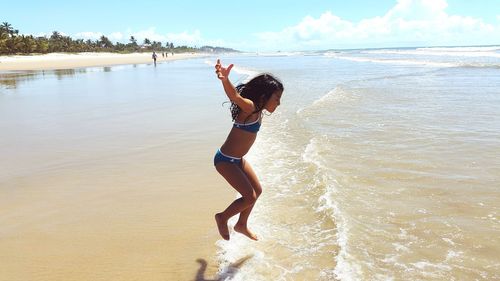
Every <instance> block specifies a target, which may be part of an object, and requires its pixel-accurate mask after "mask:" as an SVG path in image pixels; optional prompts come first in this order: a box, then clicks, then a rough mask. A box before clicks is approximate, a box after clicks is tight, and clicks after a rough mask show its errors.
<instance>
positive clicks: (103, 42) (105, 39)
mask: <svg viewBox="0 0 500 281" xmlns="http://www.w3.org/2000/svg"><path fill="white" fill-rule="evenodd" d="M99 44H100V45H101V47H103V48H112V47H113V43H111V41H110V40H109V39H108V37H106V36H104V35H103V36H101V38H100V42H99Z"/></svg>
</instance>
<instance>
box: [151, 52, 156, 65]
mask: <svg viewBox="0 0 500 281" xmlns="http://www.w3.org/2000/svg"><path fill="white" fill-rule="evenodd" d="M152 57H153V61H154V63H155V66H156V57H157V56H156V52H153V56H152Z"/></svg>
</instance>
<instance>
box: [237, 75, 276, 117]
mask: <svg viewBox="0 0 500 281" xmlns="http://www.w3.org/2000/svg"><path fill="white" fill-rule="evenodd" d="M236 90H237V91H238V93H240V95H241V96H242V97H244V98H246V99H249V100H251V101H253V103H254V105H255V111H254V112H252V114H254V113H257V112H260V111H262V109H263V108H264V106H265V105H266V103H267V101H268V100H269V99H270V98H271V96H272V94H273V93H275V92H276V91H278V90H279V91H283V84H282V83H281V82H280V81H279V80H278V79H276V78H274V77H273V76H272V75H271V74H267V73H264V74H261V75H258V76H256V77H254V78H252V79H251V80H250V81H248V82H247V83H245V84H239V85H238V86H236ZM240 111H241V108H240V107H239V106H238V105H237V104H235V103H234V102H231V116H232V117H233V121H236V117H238V114H239V113H240ZM250 115H251V114H250ZM250 115H249V117H250Z"/></svg>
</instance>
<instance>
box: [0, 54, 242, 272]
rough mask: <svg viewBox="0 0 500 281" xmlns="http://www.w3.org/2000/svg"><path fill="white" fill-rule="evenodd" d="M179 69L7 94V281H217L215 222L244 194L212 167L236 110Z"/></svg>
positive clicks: (52, 77) (0, 216)
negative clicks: (230, 109) (227, 107)
mask: <svg viewBox="0 0 500 281" xmlns="http://www.w3.org/2000/svg"><path fill="white" fill-rule="evenodd" d="M193 56H196V55H184V56H183V55H177V54H176V55H175V56H174V59H179V58H189V57H193ZM65 57H67V56H65ZM169 59H170V56H169ZM143 60H144V62H147V60H148V59H147V58H143ZM108 62H111V60H101V61H99V63H98V64H99V65H104V64H105V63H106V64H107V63H108ZM124 62H125V61H124V60H116V61H113V63H124ZM138 62H139V60H138ZM160 62H161V59H160ZM25 63H26V64H25V65H30V63H31V64H32V65H31V66H35V65H34V64H33V61H31V62H29V63H28V62H25ZM43 63H45V64H50V63H51V62H47V61H44V62H43ZM66 63H68V62H67V61H66V62H64V64H56V63H54V64H50V68H59V67H63V65H64V67H66V66H67V64H66ZM96 63H97V62H96ZM177 63H178V64H180V65H181V66H176V64H164V65H159V66H158V67H156V68H153V67H139V68H135V67H124V68H117V69H118V70H116V71H115V70H113V68H111V69H112V70H110V72H102V73H101V72H92V71H90V72H84V71H83V72H75V73H72V74H68V75H66V76H65V75H61V74H59V72H58V71H45V72H43V73H42V72H40V73H38V72H33V73H34V74H33V75H34V78H32V79H31V80H22V81H24V82H19V83H7V84H6V85H10V86H7V88H4V89H1V88H0V90H1V93H2V94H1V95H0V105H2V106H3V108H2V110H1V111H0V120H1V122H0V125H1V127H2V140H1V143H2V145H1V147H0V155H2V157H1V159H0V166H1V167H2V171H1V172H0V281H21V280H22V281H25V280H47V281H48V280H50V281H56V280H61V281H62V280H82V281H83V280H162V281H164V280H212V279H214V278H216V276H217V270H218V261H217V260H216V257H217V247H216V245H215V243H216V241H217V240H219V239H220V236H219V233H218V231H217V227H216V224H215V221H214V217H213V216H214V214H215V213H216V212H220V211H221V210H223V209H224V208H225V207H226V206H227V205H228V204H229V203H230V202H231V201H232V200H233V199H234V196H235V192H234V191H233V190H232V189H231V187H229V186H228V184H227V183H226V182H224V180H223V179H222V177H220V176H219V175H218V174H217V172H216V170H215V169H214V168H213V165H212V157H213V153H215V150H216V148H217V147H219V146H220V144H221V142H222V141H223V139H224V136H225V134H226V131H227V128H228V124H227V122H229V121H228V117H227V115H228V113H227V112H226V111H227V110H226V111H224V112H223V113H222V111H223V109H222V107H221V106H220V102H221V100H223V99H224V97H223V96H222V95H215V94H214V95H208V98H205V99H199V98H194V97H193V95H195V94H198V93H199V95H203V96H206V95H207V92H208V93H214V92H217V91H218V92H220V90H221V89H220V88H219V86H220V85H219V83H217V82H218V81H217V80H213V78H214V77H212V76H211V75H203V74H204V73H206V70H205V69H203V68H200V70H199V73H200V74H201V75H200V74H196V73H193V70H192V68H190V67H189V66H190V64H189V62H188V61H182V62H177ZM184 65H187V66H188V67H185V68H183V66H184ZM36 66H40V65H39V64H37V65H36ZM72 66H75V65H72ZM80 66H82V64H80V65H79V67H80ZM182 71H185V72H182ZM23 73H24V72H15V73H9V75H7V76H4V79H16V78H12V75H14V76H15V75H19V77H20V78H19V79H23V78H22V77H23V76H22V75H24V74H23ZM30 73H31V72H30ZM37 73H38V74H37ZM1 74H2V73H0V75H1ZM11 74H12V75H11ZM189 74H190V75H197V76H196V77H201V79H200V78H197V79H195V80H186V83H187V81H191V84H190V87H189V88H185V87H183V85H185V84H186V83H181V82H179V81H182V79H189V78H190V76H189ZM210 74H212V72H211V71H210ZM205 76H206V78H205ZM5 77H7V78H5ZM210 82H213V83H210ZM14 93H15V94H14ZM221 94H222V93H221ZM211 97H212V98H211ZM185 99H188V101H189V102H188V103H189V107H188V109H189V110H186V100H185ZM214 109H216V110H217V109H220V110H219V111H216V112H214ZM192 112H196V114H194V115H193V114H192ZM217 112H219V113H217ZM200 120H204V122H210V124H211V126H209V127H203V128H200V127H199V126H193V125H192V124H198V123H199V122H200ZM224 120H226V122H224Z"/></svg>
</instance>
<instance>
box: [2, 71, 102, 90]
mask: <svg viewBox="0 0 500 281" xmlns="http://www.w3.org/2000/svg"><path fill="white" fill-rule="evenodd" d="M102 71H103V72H110V71H111V67H103V68H102ZM86 72H87V68H77V69H56V70H41V71H36V70H28V71H12V72H10V71H9V72H0V88H2V87H5V88H6V89H16V88H17V87H18V86H19V84H20V83H22V82H27V81H31V80H35V79H38V78H45V77H52V76H55V77H57V79H58V80H62V79H63V78H65V77H71V76H74V75H76V74H82V73H86Z"/></svg>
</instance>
